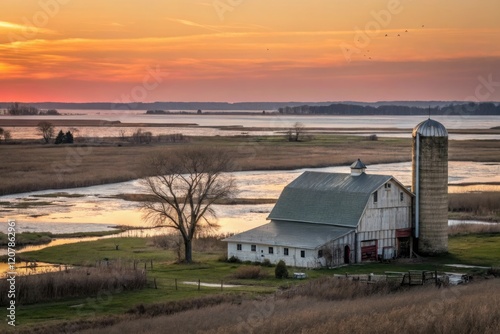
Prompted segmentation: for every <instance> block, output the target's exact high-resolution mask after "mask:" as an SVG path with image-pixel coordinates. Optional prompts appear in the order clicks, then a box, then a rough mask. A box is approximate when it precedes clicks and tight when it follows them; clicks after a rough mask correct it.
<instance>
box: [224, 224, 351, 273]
mask: <svg viewBox="0 0 500 334" xmlns="http://www.w3.org/2000/svg"><path fill="white" fill-rule="evenodd" d="M238 244H241V250H238V248H237V245H238ZM253 245H255V251H252V250H251V249H252V244H251V243H244V242H228V245H227V250H228V258H230V257H231V256H234V257H237V258H238V259H240V260H241V261H252V262H262V261H264V259H268V260H269V261H270V262H271V263H273V264H277V263H278V262H279V261H280V260H283V261H285V263H286V265H287V266H291V267H301V268H318V267H325V266H327V267H335V266H339V265H342V264H344V260H345V259H344V255H345V250H346V249H345V246H348V247H349V257H348V263H354V262H355V261H356V258H355V253H354V252H355V249H354V248H355V233H354V231H353V232H352V233H349V234H348V235H345V236H343V237H341V238H338V239H335V240H331V241H329V242H327V243H326V244H324V245H323V246H320V247H318V248H316V249H307V248H298V247H292V246H276V245H264V244H255V243H254V244H253ZM269 247H273V254H270V253H269ZM285 248H288V255H285V252H284V249H285ZM319 250H322V252H323V257H321V258H320V257H318V251H319ZM302 251H304V257H302V254H301V252H302Z"/></svg>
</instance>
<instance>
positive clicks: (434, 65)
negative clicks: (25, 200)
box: [0, 0, 500, 102]
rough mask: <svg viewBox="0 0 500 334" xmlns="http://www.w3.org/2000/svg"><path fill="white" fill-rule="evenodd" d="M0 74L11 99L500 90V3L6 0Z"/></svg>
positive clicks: (475, 96)
mask: <svg viewBox="0 0 500 334" xmlns="http://www.w3.org/2000/svg"><path fill="white" fill-rule="evenodd" d="M398 34H399V36H398ZM386 35H387V36H386ZM0 73H1V75H0V101H24V102H35V101H67V102H87V101H89V102H90V101H122V102H140V101H142V102H150V101H228V102H238V101H347V100H357V101H381V100H476V101H477V100H479V101H500V1H498V0H481V1H477V0H459V1H457V0H442V1H436V0H432V1H430V0H401V1H394V0H385V1H378V0H371V1H367V0H356V1H354V0H147V1H139V0H2V1H1V2H0Z"/></svg>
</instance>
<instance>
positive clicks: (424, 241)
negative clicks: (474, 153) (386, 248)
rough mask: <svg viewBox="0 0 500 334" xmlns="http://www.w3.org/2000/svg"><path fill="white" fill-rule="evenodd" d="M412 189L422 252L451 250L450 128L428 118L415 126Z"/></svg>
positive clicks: (418, 238) (417, 233)
mask: <svg viewBox="0 0 500 334" xmlns="http://www.w3.org/2000/svg"><path fill="white" fill-rule="evenodd" d="M412 165H413V166H412V167H413V169H412V172H413V175H412V178H413V180H412V191H413V193H414V194H415V238H416V241H417V245H416V246H417V252H418V253H420V254H427V255H432V254H439V253H444V252H447V251H448V132H447V131H446V128H445V127H444V126H443V125H442V124H441V123H439V122H437V121H434V120H432V119H430V118H429V119H428V120H426V121H424V122H422V123H420V124H418V125H417V126H416V127H415V128H414V129H413V162H412Z"/></svg>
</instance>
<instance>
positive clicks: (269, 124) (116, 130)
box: [0, 110, 500, 140]
mask: <svg viewBox="0 0 500 334" xmlns="http://www.w3.org/2000/svg"><path fill="white" fill-rule="evenodd" d="M59 112H60V113H62V114H64V116H0V124H1V120H2V119H13V118H15V119H30V120H32V119H40V120H42V119H43V120H51V119H65V120H95V119H98V120H106V121H119V122H121V123H125V124H126V123H139V124H146V123H149V124H150V126H148V127H147V131H150V132H151V133H152V134H153V135H168V134H176V133H182V134H183V135H186V136H237V135H255V136H259V135H261V136H263V135H282V134H283V132H284V131H286V129H287V128H290V126H292V124H294V123H295V122H301V123H302V124H304V126H305V127H306V129H307V128H316V129H319V130H321V129H324V131H327V132H331V131H333V130H332V129H335V130H334V131H335V132H336V133H339V132H340V133H342V132H345V133H351V132H352V131H353V130H354V129H356V130H355V133H353V134H354V135H360V136H363V135H370V134H376V135H378V136H390V137H400V138H405V137H406V138H411V131H408V130H409V129H412V128H413V127H415V125H417V124H418V123H420V122H421V121H423V120H425V117H422V116H323V115H314V116H313V115H280V114H276V113H273V114H265V115H263V114H262V111H256V110H253V111H248V110H245V111H242V110H232V111H228V112H226V114H225V115H208V114H201V115H199V114H196V112H194V111H190V112H191V113H190V114H167V115H146V111H145V110H129V111H119V110H59ZM221 112H222V111H221ZM248 113H251V114H248ZM432 118H433V119H436V120H437V121H439V122H441V123H443V124H444V125H445V126H446V128H447V129H490V128H492V127H495V126H500V116H433V117H432ZM154 124H158V126H154ZM165 124H170V125H175V126H164V125H165ZM4 128H5V129H6V130H9V131H10V132H11V135H12V138H14V139H19V138H25V139H36V138H39V137H40V136H39V135H38V134H37V133H36V131H34V128H32V127H31V128H30V127H5V126H4ZM137 129H139V126H132V127H120V126H112V127H108V126H106V127H77V128H75V129H73V132H75V135H76V137H78V136H80V137H87V138H101V137H104V136H111V137H120V136H122V135H125V136H130V135H132V133H134V132H135V131H137ZM281 129H282V130H281ZM362 129H365V130H362ZM388 129H391V130H390V131H389V130H388ZM143 130H145V128H143ZM403 130H404V131H403ZM315 131H318V130H315ZM450 139H452V140H466V139H500V135H498V134H450Z"/></svg>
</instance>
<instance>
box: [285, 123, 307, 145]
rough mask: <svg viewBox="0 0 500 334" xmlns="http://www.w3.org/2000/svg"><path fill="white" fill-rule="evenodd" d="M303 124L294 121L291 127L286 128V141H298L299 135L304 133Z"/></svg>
mask: <svg viewBox="0 0 500 334" xmlns="http://www.w3.org/2000/svg"><path fill="white" fill-rule="evenodd" d="M304 129H305V126H304V124H303V123H301V122H295V124H293V126H292V128H291V129H289V130H288V132H287V135H288V141H299V138H300V136H302V134H303V133H304Z"/></svg>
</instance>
